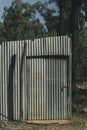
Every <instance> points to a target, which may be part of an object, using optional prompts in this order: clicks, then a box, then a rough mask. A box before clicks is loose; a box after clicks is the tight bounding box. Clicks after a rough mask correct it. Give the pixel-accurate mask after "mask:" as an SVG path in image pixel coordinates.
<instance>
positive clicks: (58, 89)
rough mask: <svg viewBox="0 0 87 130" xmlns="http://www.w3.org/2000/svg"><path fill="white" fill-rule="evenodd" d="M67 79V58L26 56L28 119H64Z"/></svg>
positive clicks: (65, 113) (65, 116)
mask: <svg viewBox="0 0 87 130" xmlns="http://www.w3.org/2000/svg"><path fill="white" fill-rule="evenodd" d="M67 80H68V72H67V60H65V59H57V58H28V59H27V90H28V91H27V95H28V96H27V97H28V103H27V104H28V119H30V120H44V119H45V120H51V119H52V120H56V119H66V118H67V115H68V113H67V89H68V88H67V86H68V82H67Z"/></svg>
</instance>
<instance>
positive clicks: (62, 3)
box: [59, 0, 64, 35]
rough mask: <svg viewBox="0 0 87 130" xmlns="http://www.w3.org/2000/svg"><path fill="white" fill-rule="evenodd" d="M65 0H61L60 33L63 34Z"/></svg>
mask: <svg viewBox="0 0 87 130" xmlns="http://www.w3.org/2000/svg"><path fill="white" fill-rule="evenodd" d="M63 1H64V0H61V2H60V6H59V9H60V18H59V35H63V29H64V28H63V25H64V2H63Z"/></svg>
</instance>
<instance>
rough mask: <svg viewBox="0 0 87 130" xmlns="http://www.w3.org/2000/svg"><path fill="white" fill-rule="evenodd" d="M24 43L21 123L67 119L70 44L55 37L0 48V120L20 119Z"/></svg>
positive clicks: (69, 89)
mask: <svg viewBox="0 0 87 130" xmlns="http://www.w3.org/2000/svg"><path fill="white" fill-rule="evenodd" d="M24 44H26V45H27V49H26V57H25V60H24V70H23V77H24V78H23V120H49V119H52V120H54V119H55V120H56V119H66V118H67V117H68V115H70V114H69V112H70V111H71V106H70V104H68V98H69V100H71V41H70V38H69V37H68V36H61V37H58V36H55V37H46V38H39V39H34V40H33V41H32V40H25V41H10V42H5V43H2V44H1V45H0V120H8V119H9V120H11V119H15V120H20V87H21V86H20V74H21V72H20V70H21V58H22V54H23V51H24ZM68 92H69V94H68Z"/></svg>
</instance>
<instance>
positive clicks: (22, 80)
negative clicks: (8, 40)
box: [20, 42, 27, 120]
mask: <svg viewBox="0 0 87 130" xmlns="http://www.w3.org/2000/svg"><path fill="white" fill-rule="evenodd" d="M26 47H27V44H26V43H25V42H24V49H23V53H22V57H21V67H20V120H23V82H24V63H25V62H24V61H25V56H26Z"/></svg>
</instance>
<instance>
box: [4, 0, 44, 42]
mask: <svg viewBox="0 0 87 130" xmlns="http://www.w3.org/2000/svg"><path fill="white" fill-rule="evenodd" d="M35 14H36V8H35V5H30V4H28V3H22V2H21V0H14V1H13V2H12V5H11V7H10V8H5V10H4V15H3V19H4V30H5V32H4V33H5V36H6V39H7V40H20V39H21V40H22V39H32V38H36V37H41V36H42V35H44V33H45V29H44V26H43V24H41V23H40V20H39V19H37V18H35Z"/></svg>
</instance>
